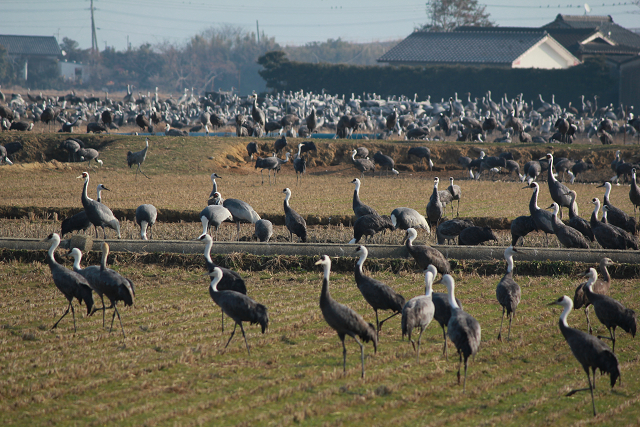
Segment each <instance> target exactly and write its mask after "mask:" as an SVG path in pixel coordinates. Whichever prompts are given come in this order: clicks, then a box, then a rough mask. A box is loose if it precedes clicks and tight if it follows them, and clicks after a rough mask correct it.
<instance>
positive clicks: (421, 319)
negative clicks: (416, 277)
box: [401, 265, 438, 362]
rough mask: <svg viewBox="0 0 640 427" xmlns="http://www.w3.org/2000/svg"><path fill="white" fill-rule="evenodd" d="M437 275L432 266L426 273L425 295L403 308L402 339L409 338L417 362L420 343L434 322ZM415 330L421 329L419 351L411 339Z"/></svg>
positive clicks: (412, 300)
mask: <svg viewBox="0 0 640 427" xmlns="http://www.w3.org/2000/svg"><path fill="white" fill-rule="evenodd" d="M437 274H438V271H437V270H436V268H435V267H434V266H433V265H430V266H429V267H428V268H427V269H426V270H425V271H424V284H425V291H424V295H418V296H417V297H413V298H411V299H410V300H409V301H407V303H406V304H405V305H404V307H403V308H402V323H401V326H402V337H403V338H404V336H405V335H407V336H408V338H409V341H410V342H411V345H412V346H413V350H414V351H415V352H416V362H420V341H421V340H422V333H423V332H424V330H425V329H426V328H427V326H429V324H430V323H431V321H432V320H433V315H434V314H435V311H436V309H435V307H434V305H433V300H432V292H431V285H432V284H433V279H434V278H435V277H436V275H437ZM414 328H420V335H419V336H418V348H417V349H416V344H415V343H414V342H413V338H411V332H412V331H413V329H414Z"/></svg>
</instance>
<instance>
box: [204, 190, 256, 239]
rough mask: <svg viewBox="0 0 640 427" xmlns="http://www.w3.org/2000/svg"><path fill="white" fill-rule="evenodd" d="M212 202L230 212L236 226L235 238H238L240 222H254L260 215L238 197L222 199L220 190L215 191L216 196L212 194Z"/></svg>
mask: <svg viewBox="0 0 640 427" xmlns="http://www.w3.org/2000/svg"><path fill="white" fill-rule="evenodd" d="M214 204H216V205H222V206H224V207H225V208H227V209H228V210H229V212H231V216H233V221H234V222H235V223H236V225H237V228H238V234H237V236H236V239H237V240H239V239H240V223H241V222H249V223H251V224H255V223H256V221H258V220H260V215H258V214H257V213H256V211H255V210H253V208H252V207H251V206H250V205H249V204H248V203H247V202H244V201H242V200H239V199H223V198H222V195H221V194H220V192H218V193H216V196H214Z"/></svg>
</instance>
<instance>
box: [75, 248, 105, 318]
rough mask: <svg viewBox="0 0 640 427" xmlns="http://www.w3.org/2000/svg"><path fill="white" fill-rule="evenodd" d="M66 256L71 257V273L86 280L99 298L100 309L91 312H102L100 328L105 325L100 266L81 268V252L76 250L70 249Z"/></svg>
mask: <svg viewBox="0 0 640 427" xmlns="http://www.w3.org/2000/svg"><path fill="white" fill-rule="evenodd" d="M67 256H71V257H73V271H75V272H76V273H78V274H80V275H81V276H82V277H84V278H85V279H86V280H87V283H89V287H90V288H91V289H92V290H93V291H94V292H95V293H96V294H98V296H99V297H100V300H101V301H102V307H101V308H98V309H96V308H94V310H93V311H98V310H100V311H102V327H103V328H104V325H105V311H106V310H105V305H104V295H103V293H102V288H101V287H100V286H99V280H100V266H99V265H90V266H88V267H86V268H82V267H81V266H80V263H81V262H82V252H80V249H78V248H72V249H71V251H69V253H68V254H67Z"/></svg>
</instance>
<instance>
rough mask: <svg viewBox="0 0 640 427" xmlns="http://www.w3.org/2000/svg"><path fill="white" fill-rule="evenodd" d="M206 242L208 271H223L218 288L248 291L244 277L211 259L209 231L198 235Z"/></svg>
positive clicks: (205, 260)
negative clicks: (217, 269) (216, 269)
mask: <svg viewBox="0 0 640 427" xmlns="http://www.w3.org/2000/svg"><path fill="white" fill-rule="evenodd" d="M198 240H201V241H203V242H204V243H205V245H204V263H205V267H206V268H207V271H208V272H209V273H211V272H212V271H213V269H214V268H215V267H218V268H220V270H221V271H222V279H221V280H220V282H219V283H218V289H219V290H221V291H225V290H229V291H235V292H239V293H241V294H246V293H247V286H246V284H245V283H244V279H243V278H242V277H241V276H240V275H239V274H238V273H237V272H235V271H233V270H230V269H228V268H224V267H220V266H219V265H216V264H214V262H213V260H212V259H211V247H212V246H213V239H212V238H211V236H210V235H208V234H207V233H203V234H202V235H200V236H199V237H198ZM222 332H224V310H223V311H222Z"/></svg>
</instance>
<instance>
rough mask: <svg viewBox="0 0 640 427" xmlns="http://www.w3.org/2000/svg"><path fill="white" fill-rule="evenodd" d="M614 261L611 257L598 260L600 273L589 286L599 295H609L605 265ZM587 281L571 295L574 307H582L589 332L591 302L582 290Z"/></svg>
mask: <svg viewBox="0 0 640 427" xmlns="http://www.w3.org/2000/svg"><path fill="white" fill-rule="evenodd" d="M614 264H615V263H614V262H613V261H612V260H611V258H606V257H605V258H602V259H601V260H600V264H599V266H600V275H599V276H598V278H597V280H596V281H595V283H594V284H593V285H592V286H591V291H592V292H595V293H597V294H600V295H609V289H610V288H611V275H610V274H609V270H607V267H609V266H612V265H614ZM586 284H587V282H583V283H580V284H579V285H578V287H577V288H576V292H575V294H574V296H573V302H574V304H575V305H574V308H575V309H576V310H578V309H580V308H582V307H584V315H585V317H586V318H587V327H588V328H589V333H590V334H591V333H592V332H593V330H592V328H591V320H589V306H590V305H591V302H589V298H587V294H585V292H584V287H585V285H586Z"/></svg>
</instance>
